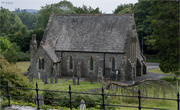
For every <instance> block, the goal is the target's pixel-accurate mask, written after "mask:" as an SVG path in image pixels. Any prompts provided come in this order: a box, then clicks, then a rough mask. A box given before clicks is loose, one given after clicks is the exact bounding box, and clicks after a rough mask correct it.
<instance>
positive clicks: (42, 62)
mask: <svg viewBox="0 0 180 110" xmlns="http://www.w3.org/2000/svg"><path fill="white" fill-rule="evenodd" d="M41 66H42V69H43V70H44V59H42V64H41Z"/></svg>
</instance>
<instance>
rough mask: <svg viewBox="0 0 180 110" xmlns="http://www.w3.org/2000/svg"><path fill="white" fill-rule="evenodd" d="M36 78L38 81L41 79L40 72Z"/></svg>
mask: <svg viewBox="0 0 180 110" xmlns="http://www.w3.org/2000/svg"><path fill="white" fill-rule="evenodd" d="M38 78H39V80H40V79H41V74H40V72H38Z"/></svg>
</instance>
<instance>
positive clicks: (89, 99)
mask: <svg viewBox="0 0 180 110" xmlns="http://www.w3.org/2000/svg"><path fill="white" fill-rule="evenodd" d="M43 97H44V99H48V100H58V101H45V102H44V103H45V104H46V105H51V106H61V107H70V104H69V100H70V99H69V94H68V93H59V92H51V91H44V92H43ZM82 99H83V100H84V101H85V103H102V96H101V95H86V94H74V93H73V94H72V102H81V100H82ZM107 99H108V98H107V97H105V101H107ZM59 101H65V102H59ZM79 105H80V104H79V103H72V107H73V108H79ZM86 107H87V108H91V107H93V108H96V109H102V106H98V105H94V104H86Z"/></svg>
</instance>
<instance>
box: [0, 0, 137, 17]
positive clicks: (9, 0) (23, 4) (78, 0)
mask: <svg viewBox="0 0 180 110" xmlns="http://www.w3.org/2000/svg"><path fill="white" fill-rule="evenodd" d="M60 1H62V0H0V2H1V3H0V6H2V7H3V8H7V9H9V10H10V11H14V10H15V9H16V8H20V9H36V10H39V9H41V6H45V5H46V4H53V3H58V2H60ZM67 1H70V2H71V3H72V4H73V5H74V6H76V7H82V6H83V4H84V5H86V6H91V7H92V8H97V7H99V8H100V10H101V11H102V12H103V13H106V14H108V13H112V11H113V10H114V9H116V8H117V6H118V5H120V4H124V3H125V4H128V3H133V4H135V3H137V2H138V0H67Z"/></svg>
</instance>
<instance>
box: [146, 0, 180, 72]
mask: <svg viewBox="0 0 180 110" xmlns="http://www.w3.org/2000/svg"><path fill="white" fill-rule="evenodd" d="M179 8H180V7H179V4H178V3H177V2H175V1H156V2H152V6H151V11H150V18H151V27H152V28H153V30H154V31H153V33H152V34H151V35H150V36H149V37H148V41H149V44H151V46H153V49H155V50H157V51H158V55H159V57H160V60H161V62H160V65H159V66H160V68H161V70H162V71H163V72H165V73H167V72H173V73H177V74H178V73H179V72H178V70H179V68H180V65H179V64H180V59H179V42H180V40H179V39H180V38H179Z"/></svg>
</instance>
